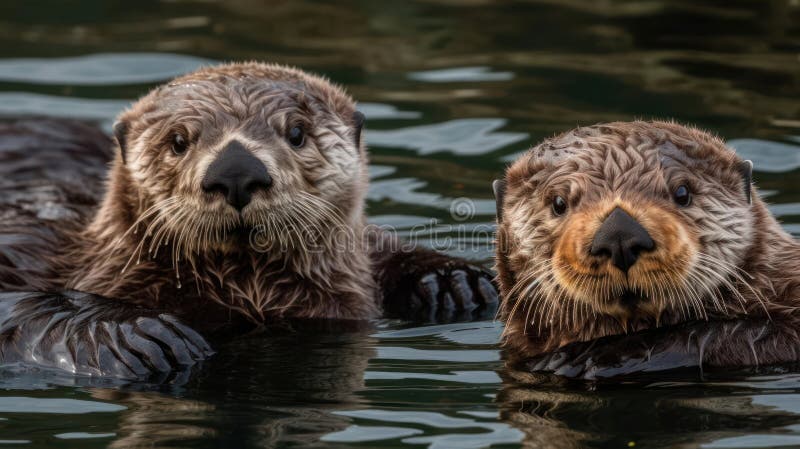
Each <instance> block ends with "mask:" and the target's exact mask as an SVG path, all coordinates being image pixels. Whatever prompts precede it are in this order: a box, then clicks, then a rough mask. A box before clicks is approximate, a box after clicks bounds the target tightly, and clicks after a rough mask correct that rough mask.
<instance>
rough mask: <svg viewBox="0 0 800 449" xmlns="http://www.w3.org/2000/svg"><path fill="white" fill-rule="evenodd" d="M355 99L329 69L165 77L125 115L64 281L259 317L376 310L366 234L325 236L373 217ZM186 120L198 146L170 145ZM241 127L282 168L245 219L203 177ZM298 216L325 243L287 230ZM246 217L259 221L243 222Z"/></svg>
mask: <svg viewBox="0 0 800 449" xmlns="http://www.w3.org/2000/svg"><path fill="white" fill-rule="evenodd" d="M354 112H355V105H354V103H353V101H352V100H351V99H350V98H349V97H348V96H347V95H346V94H344V93H343V92H342V91H341V90H339V89H338V88H337V87H335V86H333V85H331V84H329V83H328V82H326V81H324V80H322V79H320V78H317V77H315V76H312V75H308V74H305V73H303V72H300V71H298V70H294V69H289V68H285V67H281V66H274V65H266V64H255V63H253V64H235V65H229V66H222V67H214V68H209V69H203V70H200V71H199V72H196V73H193V74H190V75H187V76H184V77H181V78H178V79H176V80H174V81H173V82H171V83H170V84H169V85H167V86H162V87H159V88H157V89H155V90H154V91H153V92H151V93H150V94H148V95H147V96H145V97H143V98H142V99H141V100H139V101H138V102H137V103H136V104H134V106H133V107H132V108H131V109H130V110H128V111H126V112H125V113H123V114H122V115H121V117H120V122H121V123H125V126H124V127H123V130H124V131H123V132H124V138H121V139H120V140H122V141H123V142H124V143H125V146H124V148H120V149H119V153H118V156H117V157H116V158H115V159H114V161H113V163H112V166H111V171H110V175H109V177H108V181H107V183H108V187H107V192H108V193H107V195H106V196H105V198H104V200H103V201H102V204H101V206H100V208H99V210H98V211H97V213H96V214H95V215H94V217H93V218H92V219H91V222H90V223H89V224H88V226H87V227H86V228H85V230H83V231H82V232H81V233H80V234H79V235H76V236H73V237H70V238H68V240H69V241H70V242H71V243H72V244H71V247H70V248H68V249H67V251H66V252H65V253H63V254H62V255H60V257H59V258H58V259H57V260H56V261H55V265H56V266H58V267H59V269H58V270H57V271H58V272H59V273H62V274H64V276H63V278H62V279H61V280H60V282H63V284H62V285H54V286H53V287H66V288H69V289H75V290H80V291H88V292H92V293H95V294H99V295H103V296H106V297H110V298H117V299H120V300H123V301H126V302H131V303H136V304H141V305H146V306H150V307H159V308H164V309H169V310H171V311H173V312H174V313H178V314H181V312H182V309H183V308H186V307H189V308H194V307H197V305H198V304H199V303H202V302H207V301H212V302H216V303H218V304H220V305H223V306H225V307H227V308H230V309H232V310H233V311H235V312H237V313H239V314H241V315H242V316H246V317H248V318H249V319H251V320H253V321H257V322H263V321H264V320H265V319H266V318H268V317H270V318H283V317H295V318H340V319H369V318H374V317H376V316H377V315H378V311H379V307H378V301H377V300H376V298H377V297H378V296H379V295H378V291H377V285H376V284H375V282H374V280H373V279H372V278H371V277H369V276H364V275H363V274H364V273H369V272H370V258H369V254H368V250H367V248H366V247H364V246H363V245H360V244H359V243H360V242H356V243H355V244H354V245H353V248H352V250H351V251H347V252H345V251H342V250H341V249H340V248H337V247H335V243H336V242H334V241H332V240H331V239H329V238H326V237H330V236H331V235H333V233H334V231H336V230H338V231H340V232H341V230H342V229H345V230H346V231H347V232H351V233H352V234H353V235H354V236H359V235H360V233H361V229H362V228H363V226H364V217H363V198H364V194H365V191H366V189H367V169H366V167H367V158H366V153H365V151H364V148H363V146H357V144H356V139H355V133H356V130H355V128H354V126H353V123H352V117H353V113H354ZM293 123H303V124H304V126H305V128H306V129H307V138H306V144H305V146H304V147H303V148H302V149H300V150H295V149H292V148H290V147H289V146H288V144H286V142H285V138H284V136H285V130H286V129H287V127H288V126H291V125H292V124H293ZM175 132H181V133H185V134H186V135H187V136H188V138H189V140H190V142H191V146H190V149H189V150H188V151H187V153H186V154H185V155H181V156H176V155H174V154H172V153H171V148H170V138H171V136H172V135H173V133H175ZM233 139H236V140H239V141H240V142H242V143H244V144H245V146H246V147H247V148H248V150H250V151H251V152H253V153H254V154H255V155H256V156H257V157H258V158H259V159H261V160H262V161H263V162H264V163H265V165H266V166H267V167H268V169H269V170H270V174H271V176H273V178H274V179H275V188H273V189H272V191H270V192H269V195H260V196H258V197H256V198H255V199H254V201H253V203H252V204H251V206H248V208H246V209H245V211H244V213H243V220H240V219H239V218H238V217H237V216H236V215H235V213H234V212H233V211H232V210H230V208H228V207H227V206H226V205H225V204H224V202H223V201H221V199H218V200H215V199H214V198H209V194H207V193H204V192H201V189H200V188H199V184H200V180H201V179H202V176H203V173H204V171H205V169H206V167H208V165H209V164H210V163H211V161H212V160H213V159H214V157H215V155H216V154H217V153H218V152H219V150H220V149H221V148H223V147H224V144H225V143H227V142H229V141H231V140H233ZM123 155H124V160H123ZM289 224H299V225H301V226H297V227H299V228H301V229H304V230H312V231H313V232H314V233H315V237H317V239H316V240H315V241H314V243H316V251H314V252H311V251H309V250H308V249H307V248H306V245H307V244H308V242H307V240H308V239H307V238H306V237H307V235H300V234H299V233H292V232H291V231H286V229H296V228H297V227H295V228H291V227H288V226H287V225H289ZM242 225H244V226H245V229H246V231H247V232H246V234H245V235H240V236H236V235H234V234H235V233H236V232H237V230H238V229H237V227H241V226H242ZM270 231H272V232H270ZM275 236H277V237H279V238H282V239H285V240H283V241H281V242H269V241H268V242H261V244H262V245H264V248H257V249H253V248H252V247H253V246H254V245H255V244H256V243H258V242H251V241H250V240H251V239H252V238H258V237H260V238H262V239H263V238H266V239H271V238H274V237H275ZM236 239H239V241H237V240H236ZM273 243H276V247H274V248H272V249H268V248H267V246H269V245H271V244H273ZM241 244H244V245H248V246H247V250H246V251H242V250H240V249H238V248H239V246H237V245H241ZM277 244H282V245H283V246H284V247H286V248H285V249H287V250H288V252H287V253H284V252H281V251H280V248H277ZM185 313H186V314H191V311H190V310H187V311H185Z"/></svg>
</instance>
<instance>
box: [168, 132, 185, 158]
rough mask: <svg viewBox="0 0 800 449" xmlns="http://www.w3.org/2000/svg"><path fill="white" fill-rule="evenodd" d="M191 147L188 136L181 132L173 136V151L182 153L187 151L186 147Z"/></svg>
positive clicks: (178, 153)
mask: <svg viewBox="0 0 800 449" xmlns="http://www.w3.org/2000/svg"><path fill="white" fill-rule="evenodd" d="M188 147H189V143H188V142H187V141H186V138H185V137H183V136H182V135H181V134H175V135H174V136H172V152H173V153H175V154H177V155H179V156H180V155H181V154H183V153H185V152H186V149H187V148H188Z"/></svg>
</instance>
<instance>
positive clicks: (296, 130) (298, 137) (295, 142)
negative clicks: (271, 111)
mask: <svg viewBox="0 0 800 449" xmlns="http://www.w3.org/2000/svg"><path fill="white" fill-rule="evenodd" d="M286 138H287V140H289V143H290V144H292V146H293V147H295V148H300V147H302V146H303V143H304V142H305V140H306V136H305V133H304V132H303V128H302V127H300V126H293V127H292V129H290V130H289V134H288V135H287V136H286Z"/></svg>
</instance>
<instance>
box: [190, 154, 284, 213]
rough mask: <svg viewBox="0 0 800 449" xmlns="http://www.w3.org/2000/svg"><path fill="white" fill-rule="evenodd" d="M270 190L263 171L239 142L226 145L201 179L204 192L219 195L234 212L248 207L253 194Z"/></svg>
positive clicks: (268, 179)
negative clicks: (217, 193)
mask: <svg viewBox="0 0 800 449" xmlns="http://www.w3.org/2000/svg"><path fill="white" fill-rule="evenodd" d="M271 186H272V177H270V175H269V172H268V171H267V167H266V166H264V163H263V162H261V160H259V159H258V158H256V157H255V156H253V154H252V153H250V152H249V151H247V149H246V148H245V147H244V145H242V144H241V143H240V142H239V141H236V140H234V141H232V142H230V143H229V144H228V145H227V146H226V147H225V148H224V149H223V150H222V151H221V152H220V153H219V155H218V156H217V158H216V159H215V160H214V161H213V162H212V163H211V165H209V166H208V170H207V171H206V174H205V176H204V177H203V182H202V187H203V190H204V191H205V192H209V193H212V192H220V193H222V195H223V196H225V200H226V201H227V202H228V204H230V205H231V206H233V207H234V208H235V209H236V210H238V211H241V210H242V209H244V207H245V206H247V205H248V204H249V203H250V200H251V199H252V196H253V193H255V192H256V191H258V190H265V191H266V190H268V189H269V188H270V187H271Z"/></svg>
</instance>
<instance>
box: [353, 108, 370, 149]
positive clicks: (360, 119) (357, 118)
mask: <svg viewBox="0 0 800 449" xmlns="http://www.w3.org/2000/svg"><path fill="white" fill-rule="evenodd" d="M366 120H367V118H366V117H365V116H364V114H363V113H362V112H361V111H356V112H353V127H354V129H355V134H354V135H355V141H356V147H360V146H361V130H362V129H364V121H366Z"/></svg>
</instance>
